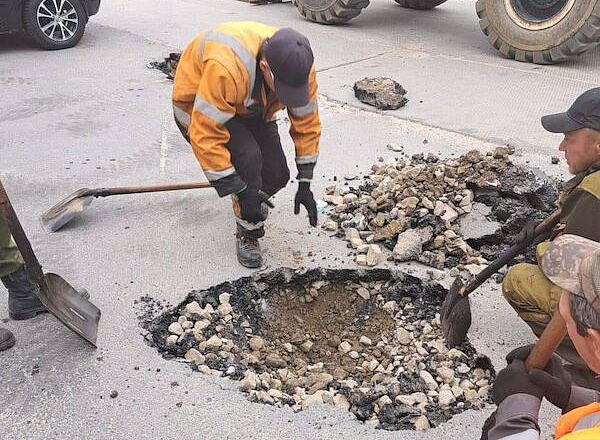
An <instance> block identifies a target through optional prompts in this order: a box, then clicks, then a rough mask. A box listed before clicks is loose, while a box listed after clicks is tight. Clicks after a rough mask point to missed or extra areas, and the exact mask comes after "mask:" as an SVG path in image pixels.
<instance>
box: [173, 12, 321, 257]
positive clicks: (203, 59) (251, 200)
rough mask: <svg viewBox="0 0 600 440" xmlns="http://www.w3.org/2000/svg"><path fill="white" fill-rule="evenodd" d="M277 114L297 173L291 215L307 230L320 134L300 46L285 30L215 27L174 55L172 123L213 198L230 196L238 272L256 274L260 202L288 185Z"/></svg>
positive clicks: (307, 53) (309, 65) (306, 46)
mask: <svg viewBox="0 0 600 440" xmlns="http://www.w3.org/2000/svg"><path fill="white" fill-rule="evenodd" d="M285 107H287V112H288V115H289V119H290V123H291V128H290V135H291V136H292V139H293V141H294V144H295V147H296V165H297V168H298V176H297V177H298V191H297V193H296V197H295V201H294V212H295V213H296V214H298V213H299V210H300V205H303V206H304V207H305V208H306V209H307V211H308V215H309V221H310V224H311V225H312V226H316V224H317V208H316V203H315V200H314V197H313V194H312V192H311V190H310V183H311V179H312V177H313V169H314V166H315V164H316V162H317V156H318V153H319V138H320V135H321V124H320V121H319V112H318V109H317V82H316V71H315V68H314V66H313V53H312V50H311V47H310V43H309V41H308V39H307V38H306V37H304V36H303V35H301V34H299V33H298V32H296V31H294V30H293V29H280V30H278V29H276V28H273V27H268V26H265V25H262V24H259V23H251V22H243V23H242V22H240V23H225V24H221V25H219V26H217V27H216V28H214V29H212V30H210V31H208V32H204V33H202V34H200V35H199V36H198V37H196V39H194V40H193V41H192V42H191V43H190V45H189V46H188V47H187V48H186V49H185V51H184V52H183V53H182V55H181V58H180V60H179V64H178V66H177V72H176V75H175V82H174V86H173V111H174V115H175V121H176V123H177V126H178V127H179V129H180V130H181V133H182V134H183V135H184V137H185V138H186V139H187V141H188V142H189V143H190V144H191V145H192V149H193V150H194V153H195V155H196V157H197V158H198V161H199V162H200V164H201V166H202V169H203V170H204V174H205V175H206V177H207V178H208V180H209V181H210V182H211V184H212V186H213V187H214V188H215V189H216V191H217V193H218V194H219V196H221V197H223V196H227V195H232V202H233V210H234V213H235V216H236V221H237V233H236V237H237V239H236V244H237V256H238V260H239V262H240V263H241V264H242V265H244V266H246V267H259V266H260V265H261V264H262V253H261V250H260V246H259V244H258V239H259V238H261V237H262V236H263V235H264V225H263V222H264V220H265V219H266V217H267V213H268V208H267V204H269V202H268V198H269V197H270V196H272V195H273V194H275V193H276V192H277V191H279V190H280V189H282V188H283V187H284V186H285V185H286V183H287V181H288V180H289V170H288V167H287V164H286V158H285V155H284V153H283V150H282V147H281V141H280V139H279V133H278V131H277V123H276V122H275V114H276V113H277V112H278V111H279V110H282V109H284V108H285ZM270 206H271V207H272V205H270Z"/></svg>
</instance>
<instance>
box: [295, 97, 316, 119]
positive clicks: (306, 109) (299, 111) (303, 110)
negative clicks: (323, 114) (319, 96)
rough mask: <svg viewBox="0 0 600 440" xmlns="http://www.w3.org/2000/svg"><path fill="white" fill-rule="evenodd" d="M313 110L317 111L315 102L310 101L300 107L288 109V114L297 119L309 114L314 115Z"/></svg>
mask: <svg viewBox="0 0 600 440" xmlns="http://www.w3.org/2000/svg"><path fill="white" fill-rule="evenodd" d="M315 110H317V101H311V102H309V103H308V104H306V105H304V106H302V107H293V108H290V112H291V113H292V115H294V116H296V117H297V118H302V117H304V116H306V115H310V114H311V113H314V112H315Z"/></svg>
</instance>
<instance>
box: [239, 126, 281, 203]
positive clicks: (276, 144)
mask: <svg viewBox="0 0 600 440" xmlns="http://www.w3.org/2000/svg"><path fill="white" fill-rule="evenodd" d="M249 128H250V131H251V132H252V134H253V136H254V139H256V142H257V143H258V147H259V148H260V151H261V156H262V190H263V191H264V192H265V193H267V194H268V195H270V196H272V195H273V194H275V193H276V192H277V191H279V190H280V189H282V188H283V187H285V185H287V183H288V181H289V180H290V170H289V169H288V166H287V161H286V159H285V154H284V153H283V148H282V147H281V139H280V138H279V131H278V129H277V123H276V122H275V121H273V122H264V121H263V120H262V118H256V119H253V120H251V121H250V124H249Z"/></svg>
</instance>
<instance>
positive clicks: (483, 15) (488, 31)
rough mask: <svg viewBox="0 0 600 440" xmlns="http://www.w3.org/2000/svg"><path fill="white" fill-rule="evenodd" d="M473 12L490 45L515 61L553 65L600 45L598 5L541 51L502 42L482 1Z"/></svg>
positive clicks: (599, 8)
mask: <svg viewBox="0 0 600 440" xmlns="http://www.w3.org/2000/svg"><path fill="white" fill-rule="evenodd" d="M396 1H399V0H396ZM406 1H409V0H406ZM475 10H476V11H477V16H478V17H479V26H480V27H481V30H482V31H483V33H484V34H485V35H486V36H487V37H488V40H489V41H490V43H491V44H492V45H493V46H494V47H495V48H496V49H498V50H499V51H500V52H501V53H502V54H503V55H504V56H505V57H507V58H514V59H516V60H517V61H526V62H533V63H535V64H554V63H557V62H560V61H564V60H567V59H569V58H572V57H574V56H577V55H581V54H582V53H583V52H585V51H587V50H589V49H591V48H593V47H595V46H597V45H598V44H599V43H600V3H599V4H598V5H596V7H595V8H594V10H593V11H592V14H591V16H590V18H589V19H588V20H587V22H586V23H585V24H584V25H583V26H582V27H581V29H579V30H578V31H577V32H575V34H574V35H572V36H571V37H569V38H567V39H566V40H565V41H563V42H562V43H560V44H559V45H557V46H554V47H551V48H549V49H546V50H541V51H531V50H521V49H518V48H516V47H514V46H512V45H511V44H510V43H509V42H507V41H504V40H503V39H502V37H500V35H499V34H498V32H497V31H496V30H495V29H494V26H493V25H492V23H491V22H490V20H489V18H488V16H487V12H486V7H485V3H484V0H477V3H476V6H475Z"/></svg>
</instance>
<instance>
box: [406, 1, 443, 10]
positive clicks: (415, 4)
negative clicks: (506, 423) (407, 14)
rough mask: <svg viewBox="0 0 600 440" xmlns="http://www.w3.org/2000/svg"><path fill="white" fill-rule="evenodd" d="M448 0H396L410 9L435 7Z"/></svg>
mask: <svg viewBox="0 0 600 440" xmlns="http://www.w3.org/2000/svg"><path fill="white" fill-rule="evenodd" d="M446 1H448V0H395V2H396V3H398V4H399V5H400V6H402V7H403V8H409V9H433V8H435V7H436V6H439V5H441V4H442V3H445V2H446Z"/></svg>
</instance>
